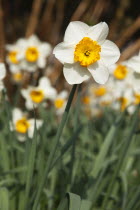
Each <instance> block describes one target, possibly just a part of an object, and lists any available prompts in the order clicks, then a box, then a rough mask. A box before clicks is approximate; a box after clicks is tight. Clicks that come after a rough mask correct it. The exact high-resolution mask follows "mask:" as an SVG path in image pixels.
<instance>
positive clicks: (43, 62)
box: [37, 57, 47, 69]
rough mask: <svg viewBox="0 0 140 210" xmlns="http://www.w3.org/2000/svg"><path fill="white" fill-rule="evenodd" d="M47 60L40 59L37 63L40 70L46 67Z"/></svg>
mask: <svg viewBox="0 0 140 210" xmlns="http://www.w3.org/2000/svg"><path fill="white" fill-rule="evenodd" d="M46 63H47V60H46V58H44V57H40V58H39V59H38V61H37V65H38V67H39V68H41V69H43V68H44V67H45V66H46Z"/></svg>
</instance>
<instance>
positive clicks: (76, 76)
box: [63, 63, 90, 85]
mask: <svg viewBox="0 0 140 210" xmlns="http://www.w3.org/2000/svg"><path fill="white" fill-rule="evenodd" d="M63 73H64V77H65V79H66V80H67V82H68V83H69V84H71V85H72V84H80V83H82V82H83V81H85V80H87V79H89V78H90V74H89V72H88V70H87V68H86V67H82V66H80V64H79V63H74V64H64V68H63Z"/></svg>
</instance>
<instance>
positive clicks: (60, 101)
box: [54, 90, 68, 115]
mask: <svg viewBox="0 0 140 210" xmlns="http://www.w3.org/2000/svg"><path fill="white" fill-rule="evenodd" d="M67 97H68V92H67V91H66V90H63V91H61V92H60V93H58V94H57V95H56V97H55V99H54V106H55V109H56V114H57V115H61V114H62V113H63V112H64V109H65V106H66V102H67V101H66V99H67Z"/></svg>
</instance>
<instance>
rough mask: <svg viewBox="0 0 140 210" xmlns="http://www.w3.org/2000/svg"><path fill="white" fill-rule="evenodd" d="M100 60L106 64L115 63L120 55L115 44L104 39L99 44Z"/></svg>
mask: <svg viewBox="0 0 140 210" xmlns="http://www.w3.org/2000/svg"><path fill="white" fill-rule="evenodd" d="M100 56H101V60H102V62H103V63H104V65H106V66H110V65H112V64H114V63H116V62H117V61H118V59H119V57H120V50H119V48H118V47H117V45H116V44H114V43H113V42H111V41H109V40H106V41H105V42H104V43H103V44H102V46H101V53H100Z"/></svg>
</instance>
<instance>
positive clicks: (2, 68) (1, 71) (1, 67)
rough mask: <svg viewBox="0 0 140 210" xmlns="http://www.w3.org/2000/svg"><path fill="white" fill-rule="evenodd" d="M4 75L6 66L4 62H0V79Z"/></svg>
mask: <svg viewBox="0 0 140 210" xmlns="http://www.w3.org/2000/svg"><path fill="white" fill-rule="evenodd" d="M5 75H6V68H5V65H4V63H0V79H3V78H4V77H5Z"/></svg>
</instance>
